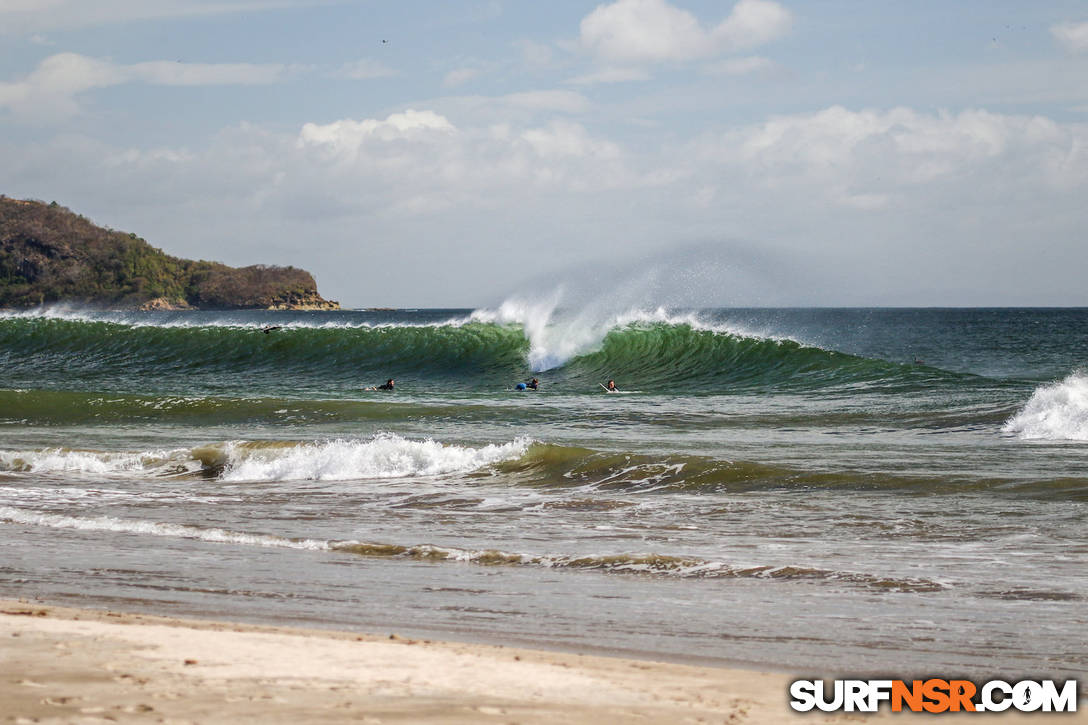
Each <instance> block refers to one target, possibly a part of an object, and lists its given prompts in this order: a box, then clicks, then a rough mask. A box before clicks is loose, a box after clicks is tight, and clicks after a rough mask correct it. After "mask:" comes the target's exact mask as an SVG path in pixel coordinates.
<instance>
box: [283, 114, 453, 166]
mask: <svg viewBox="0 0 1088 725" xmlns="http://www.w3.org/2000/svg"><path fill="white" fill-rule="evenodd" d="M456 130H457V129H456V128H454V126H453V124H452V123H450V122H449V120H448V119H447V118H446V117H445V116H441V115H439V114H437V113H435V112H434V111H415V110H412V109H408V110H406V111H404V112H403V113H394V114H391V115H390V116H389V117H388V118H386V119H385V120H384V121H379V120H377V119H373V118H368V119H364V120H362V121H354V120H351V119H344V120H341V121H334V122H333V123H328V124H324V125H319V124H316V123H307V124H306V125H304V126H303V127H302V131H301V133H300V134H299V137H298V145H299V146H300V147H322V148H325V149H328V150H330V151H332V152H334V154H335V155H336V156H338V157H341V158H344V159H355V158H357V157H358V156H359V152H360V149H361V148H362V146H363V144H364V143H366V142H367V141H368V140H371V139H374V140H376V141H380V142H388V141H393V140H396V139H413V138H414V139H415V140H422V139H424V138H426V136H427V135H428V134H434V133H435V132H437V133H440V134H450V133H453V132H455V131H456Z"/></svg>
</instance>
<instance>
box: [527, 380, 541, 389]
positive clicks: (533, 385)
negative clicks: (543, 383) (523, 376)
mask: <svg viewBox="0 0 1088 725" xmlns="http://www.w3.org/2000/svg"><path fill="white" fill-rule="evenodd" d="M525 387H527V388H529V390H536V389H537V388H539V387H540V381H539V380H537V379H536V378H533V379H532V381H531V382H530V383H529V384H528V385H526V386H525Z"/></svg>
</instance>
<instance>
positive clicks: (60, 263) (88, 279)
mask: <svg viewBox="0 0 1088 725" xmlns="http://www.w3.org/2000/svg"><path fill="white" fill-rule="evenodd" d="M49 302H79V303H85V304H91V305H96V306H105V307H127V308H134V307H143V308H144V309H156V308H165V309H169V308H188V307H196V308H201V309H237V308H262V309H339V307H340V305H339V304H337V303H336V302H330V301H328V300H325V299H324V298H322V297H321V295H319V294H318V292H317V283H316V282H315V281H314V278H313V276H312V275H311V274H310V273H309V272H307V271H305V270H302V269H296V268H295V267H275V266H265V265H259V264H258V265H253V266H250V267H240V268H236V267H228V266H227V265H225V264H219V263H218V262H205V261H193V260H189V259H181V258H179V257H171V256H170V255H168V254H165V253H163V251H162V250H160V249H156V248H155V247H152V246H151V245H150V244H148V243H147V242H146V241H144V240H143V239H141V238H140V237H138V236H136V235H135V234H127V233H125V232H119V231H115V230H113V229H108V228H103V227H100V226H97V225H95V224H93V223H91V222H90V221H88V220H87V219H85V218H84V217H82V216H80V215H78V214H74V213H73V212H71V211H69V210H68V209H66V208H64V207H63V206H59V205H58V204H57V203H56V202H53V203H52V204H46V203H44V202H40V201H23V200H17V199H9V198H7V197H6V196H0V307H29V306H32V305H39V304H43V303H49Z"/></svg>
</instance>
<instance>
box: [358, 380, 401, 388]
mask: <svg viewBox="0 0 1088 725" xmlns="http://www.w3.org/2000/svg"><path fill="white" fill-rule="evenodd" d="M393 389H394V388H393V378H389V379H388V380H386V381H385V385H379V386H377V387H370V388H363V390H393Z"/></svg>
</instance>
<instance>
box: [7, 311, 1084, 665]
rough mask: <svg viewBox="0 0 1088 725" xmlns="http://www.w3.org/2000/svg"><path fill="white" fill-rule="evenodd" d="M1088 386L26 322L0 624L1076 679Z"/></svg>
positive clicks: (219, 316) (698, 327)
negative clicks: (49, 610) (247, 627)
mask: <svg viewBox="0 0 1088 725" xmlns="http://www.w3.org/2000/svg"><path fill="white" fill-rule="evenodd" d="M268 327H276V328H278V329H274V330H271V331H269V332H265V331H264V330H265V329H266V328H268ZM1086 361H1088V310H1064V309H1063V310H1038V309H993V310H939V309H923V310H903V309H894V310H884V309H851V310H830V309H828V310H824V309H815V310H812V309H802V310H742V309H726V310H665V309H646V310H640V309H631V310H624V311H622V312H620V313H610V314H601V313H597V314H591V313H590V312H588V311H585V310H566V311H564V310H562V309H558V310H557V309H555V308H554V306H549V305H547V304H543V305H532V304H518V303H507V304H504V305H503V306H502V307H501V308H499V309H496V310H475V311H473V310H412V311H408V310H399V311H345V312H339V313H302V312H296V313H291V312H239V313H216V312H185V313H181V312H178V313H118V312H94V311H88V310H78V309H71V308H52V309H49V310H35V311H30V312H26V313H14V312H8V313H0V371H2V372H0V531H2V532H3V535H4V537H5V541H6V544H7V545H6V546H5V554H4V558H3V560H2V561H0V593H3V594H5V595H9V596H16V595H18V596H42V597H45V598H48V599H51V600H58V601H65V602H71V603H77V604H87V605H93V606H127V607H134V608H146V609H149V610H152V611H169V612H177V613H183V614H196V615H205V616H230V617H233V618H239V619H249V620H254V621H274V622H293V623H305V624H309V625H314V626H336V627H357V628H361V629H369V630H384V629H386V628H396V630H397V631H399V632H402V633H412V632H416V633H426V634H436V635H444V636H449V637H462V638H474V639H484V640H492V641H519V642H529V643H535V644H543V645H551V646H560V647H568V648H571V647H591V648H595V649H605V650H615V651H624V652H629V651H630V652H642V653H647V652H648V653H652V654H654V655H655V656H660V657H667V658H678V659H684V658H689V659H690V658H695V659H700V660H702V659H706V660H710V661H742V662H747V663H754V664H759V665H761V666H775V667H785V668H800V669H809V670H814V669H815V671H820V672H826V671H829V670H838V671H844V672H858V673H860V672H863V671H871V672H879V673H881V674H896V675H900V674H902V675H907V674H912V673H914V674H925V675H931V674H933V673H941V672H945V673H954V674H957V675H959V674H971V673H977V674H980V675H985V674H999V675H1001V676H1004V677H1006V678H1010V677H1013V676H1015V675H1018V674H1023V675H1030V676H1038V675H1039V674H1053V675H1055V676H1059V675H1070V674H1073V675H1076V674H1081V673H1083V672H1084V670H1085V664H1086V661H1088V655H1086V654H1085V653H1086V652H1088V647H1086V646H1085V645H1088V634H1086V633H1088V627H1086V626H1085V625H1086V624H1088V621H1086V620H1088V615H1086V614H1085V611H1088V608H1086V607H1085V598H1086V597H1088V575H1086V574H1085V569H1086V567H1085V564H1086V563H1088V542H1086V540H1085V535H1084V532H1085V523H1086V521H1088V375H1086V374H1084V373H1082V372H1080V370H1081V368H1082V366H1084V365H1085V363H1086ZM389 377H393V378H394V379H395V380H396V390H395V391H394V392H392V393H387V392H382V391H367V390H365V388H367V387H371V386H374V385H376V384H379V383H381V382H384V381H385V380H386V379H387V378H389ZM531 377H537V378H539V379H540V381H541V388H540V390H537V391H526V392H517V391H515V390H514V385H515V384H516V383H517V382H521V381H525V380H528V379H529V378H531ZM608 379H615V380H616V382H617V385H618V387H619V388H620V390H621V393H620V394H618V395H609V394H606V393H605V392H604V391H603V390H602V389H601V383H604V382H605V381H607V380H608Z"/></svg>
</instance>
